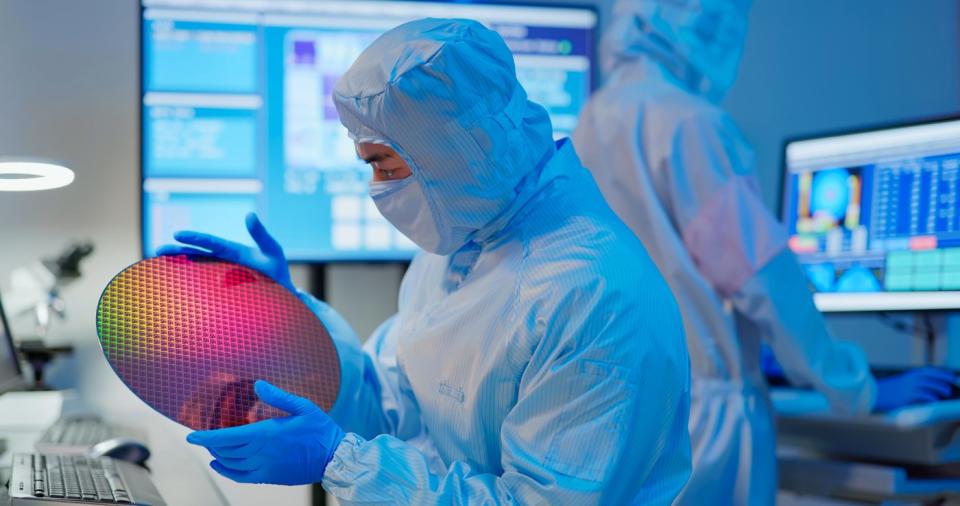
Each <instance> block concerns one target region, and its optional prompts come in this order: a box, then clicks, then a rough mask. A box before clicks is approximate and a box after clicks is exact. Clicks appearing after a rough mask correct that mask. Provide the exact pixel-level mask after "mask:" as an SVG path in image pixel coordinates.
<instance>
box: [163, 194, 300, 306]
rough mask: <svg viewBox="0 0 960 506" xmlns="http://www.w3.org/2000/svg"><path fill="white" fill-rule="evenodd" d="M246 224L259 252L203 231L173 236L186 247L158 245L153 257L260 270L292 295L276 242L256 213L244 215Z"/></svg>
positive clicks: (293, 288)
mask: <svg viewBox="0 0 960 506" xmlns="http://www.w3.org/2000/svg"><path fill="white" fill-rule="evenodd" d="M246 222H247V231H248V232H250V237H252V238H253V241H254V242H255V243H257V246H259V249H257V248H252V247H250V246H245V245H243V244H240V243H237V242H233V241H228V240H226V239H222V238H220V237H217V236H214V235H210V234H204V233H203V232H193V231H190V230H181V231H180V232H177V233H175V234H173V238H174V239H176V240H177V241H179V242H182V243H183V244H186V245H187V246H183V245H181V244H167V245H164V246H160V247H159V248H158V249H157V255H201V256H209V257H214V258H219V259H221V260H227V261H230V262H234V263H238V264H240V265H243V266H246V267H249V268H251V269H254V270H256V271H260V272H261V273H263V274H264V275H266V276H269V277H270V278H272V279H273V280H274V281H276V282H277V283H280V284H281V285H283V286H284V287H286V288H287V289H288V290H290V291H291V292H293V293H296V292H297V289H296V288H295V287H294V286H293V281H292V280H291V279H290V266H289V265H287V258H286V256H285V255H284V254H283V248H282V247H280V243H278V242H277V240H276V239H274V238H273V236H271V235H270V233H269V232H267V229H266V227H264V226H263V223H260V218H258V217H257V215H256V213H250V214H248V215H247V219H246Z"/></svg>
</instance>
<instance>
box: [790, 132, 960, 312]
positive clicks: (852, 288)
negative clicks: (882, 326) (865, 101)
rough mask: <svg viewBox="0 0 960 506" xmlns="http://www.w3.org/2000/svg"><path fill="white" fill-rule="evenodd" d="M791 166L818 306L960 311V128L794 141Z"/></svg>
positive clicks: (796, 233) (804, 256) (793, 234)
mask: <svg viewBox="0 0 960 506" xmlns="http://www.w3.org/2000/svg"><path fill="white" fill-rule="evenodd" d="M785 166H786V177H785V178H784V186H783V209H782V212H783V218H784V221H785V223H786V224H787V226H788V227H789V230H790V247H791V249H792V250H793V251H794V252H795V253H796V254H797V256H798V258H799V260H800V263H801V264H802V265H803V267H804V269H806V273H807V275H808V277H809V280H810V283H811V284H812V285H813V287H814V290H815V292H816V295H815V297H816V303H817V307H819V308H820V309H821V310H822V311H893V310H914V311H919V310H946V309H955V308H960V119H951V120H939V121H933V122H928V123H923V124H912V125H903V126H898V127H892V128H882V129H875V130H871V131H864V132H858V133H850V134H844V135H831V136H822V137H816V138H809V139H803V140H795V141H791V142H788V143H787V144H786V150H785Z"/></svg>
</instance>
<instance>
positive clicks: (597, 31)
mask: <svg viewBox="0 0 960 506" xmlns="http://www.w3.org/2000/svg"><path fill="white" fill-rule="evenodd" d="M325 1H332V0H325ZM372 1H383V2H389V1H390V0H372ZM404 1H410V2H418V3H440V4H442V3H455V2H443V1H441V0H404ZM470 3H471V4H472V5H490V6H496V5H504V6H515V5H517V4H515V3H511V2H509V1H506V0H477V1H473V2H470ZM137 4H138V7H139V11H138V13H137V34H138V36H137V54H138V55H139V61H138V62H137V76H136V79H137V90H138V93H137V134H138V142H137V158H138V163H139V166H140V167H139V168H140V177H138V178H137V179H136V181H137V185H138V186H137V189H136V194H137V195H138V197H139V198H138V207H139V210H138V214H139V222H138V229H139V230H138V235H139V239H140V256H141V258H148V257H150V256H153V252H152V251H151V252H148V251H147V238H146V235H145V234H146V223H145V218H146V217H145V214H146V209H144V204H145V200H146V199H145V196H144V191H143V183H144V180H145V168H146V163H145V160H144V146H143V144H144V142H143V133H144V130H143V112H144V111H143V109H144V106H143V99H144V94H145V93H146V90H145V89H144V79H143V77H144V71H145V69H144V61H145V58H144V56H145V55H144V45H145V44H144V40H143V37H144V33H143V21H144V19H143V14H144V11H145V10H146V9H147V6H145V5H144V0H138V2H137ZM523 7H531V8H544V9H549V8H553V9H556V8H563V9H572V10H584V11H590V12H592V13H593V15H594V17H595V18H596V20H597V23H596V26H595V27H594V29H593V41H592V44H591V48H590V49H591V65H590V95H592V94H593V92H594V91H596V90H597V89H598V88H599V85H600V82H599V81H600V64H599V61H598V59H599V54H600V51H599V50H600V36H601V27H602V26H603V23H602V21H603V20H602V19H601V17H600V8H599V6H597V5H591V4H587V3H579V2H578V3H570V4H565V3H559V2H542V3H541V2H537V3H531V4H524V5H523ZM419 251H420V250H415V251H413V252H411V254H410V256H409V258H400V259H398V258H376V257H373V256H371V258H342V259H341V258H329V259H320V258H316V259H303V258H295V259H288V262H289V263H290V264H291V265H306V266H314V265H316V266H323V265H328V264H351V265H358V264H374V265H384V264H401V265H406V264H409V263H410V262H412V261H413V258H414V257H415V256H416V255H417V254H418V253H419Z"/></svg>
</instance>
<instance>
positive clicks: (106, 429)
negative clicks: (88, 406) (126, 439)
mask: <svg viewBox="0 0 960 506" xmlns="http://www.w3.org/2000/svg"><path fill="white" fill-rule="evenodd" d="M116 432H117V431H115V430H114V429H113V427H111V426H110V425H107V424H106V423H104V422H103V421H102V420H100V419H99V418H97V417H95V416H70V417H64V418H61V419H59V420H57V421H56V423H54V424H53V425H51V426H50V428H49V429H47V430H46V431H45V432H44V433H43V435H42V436H40V441H38V443H37V444H38V445H41V444H42V445H51V446H81V447H85V448H87V447H90V446H93V445H95V444H97V443H99V442H101V441H105V440H107V439H110V438H113V437H116V436H117V434H116Z"/></svg>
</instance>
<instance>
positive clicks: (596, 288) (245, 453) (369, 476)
mask: <svg viewBox="0 0 960 506" xmlns="http://www.w3.org/2000/svg"><path fill="white" fill-rule="evenodd" d="M334 101H335V104H336V107H337V110H338V112H339V114H340V118H341V121H342V122H343V124H344V125H345V126H346V127H347V129H348V130H349V132H350V135H351V137H352V138H353V139H354V140H355V141H356V143H357V151H358V153H359V154H360V156H361V157H362V158H364V159H366V160H367V161H368V162H370V163H371V165H372V166H373V170H374V180H373V182H372V183H371V184H370V193H371V196H372V197H373V199H374V201H375V203H376V205H377V207H378V208H379V209H380V211H381V212H382V213H383V215H384V216H385V217H386V218H387V219H388V220H390V221H391V222H392V223H393V224H394V225H396V226H397V228H399V229H400V231H402V232H403V233H404V234H406V235H407V236H408V237H409V238H410V239H412V240H413V241H414V242H416V243H417V244H418V245H420V246H421V247H422V248H423V249H424V250H426V251H427V253H423V254H420V255H418V256H417V257H416V259H415V260H414V261H413V263H412V265H411V266H410V269H409V270H408V272H407V274H406V276H405V277H404V280H403V284H402V286H401V288H400V294H399V311H398V313H397V314H396V315H395V316H393V317H392V318H390V319H389V320H387V321H386V322H384V323H383V324H382V325H381V326H380V328H379V329H378V330H377V331H376V332H375V333H374V335H373V336H372V337H371V338H370V340H369V341H368V342H367V344H366V346H365V347H364V349H363V350H361V349H360V347H359V346H358V342H357V340H356V337H355V336H354V335H353V331H352V330H351V329H350V326H349V325H348V324H347V323H346V322H345V321H343V319H342V318H341V317H339V315H337V314H336V313H335V312H333V310H332V309H330V308H329V306H326V305H324V304H322V303H320V302H318V301H316V300H314V299H312V298H310V297H309V296H306V295H303V298H304V299H305V300H307V301H308V303H309V304H310V305H311V306H312V307H314V308H315V310H316V311H317V312H318V314H319V315H320V317H321V319H323V320H324V322H325V323H326V324H327V326H328V328H330V329H331V333H332V334H333V336H334V338H335V340H336V345H337V349H338V351H339V353H340V355H341V360H342V364H343V365H342V370H343V377H342V386H341V390H340V393H339V396H338V398H337V401H336V403H335V405H334V407H333V409H332V410H331V412H330V413H329V416H327V414H325V413H323V412H322V411H320V409H319V408H317V407H316V406H315V405H313V404H312V403H310V402H309V401H307V400H306V399H301V398H297V397H295V396H292V395H290V394H286V393H284V392H282V391H278V389H276V388H274V387H271V386H270V385H269V384H266V383H262V382H261V383H258V384H257V386H256V390H257V393H258V394H259V395H260V396H261V399H262V400H263V401H264V402H267V403H269V404H272V405H275V406H278V407H281V408H283V409H286V410H287V411H288V412H290V413H291V416H290V417H288V419H287V420H282V421H276V420H268V421H264V422H259V423H255V424H251V425H247V426H242V427H235V428H229V429H222V430H217V431H209V432H198V433H194V434H191V435H190V436H189V438H188V440H189V441H191V442H193V443H196V444H201V445H203V446H205V447H207V448H208V449H209V450H210V453H211V454H212V455H213V456H214V457H215V458H216V460H214V462H213V463H212V466H213V467H214V468H215V469H216V470H217V471H219V472H220V473H221V474H223V475H225V476H227V477H230V478H232V479H234V480H237V481H243V482H261V483H311V482H321V481H322V483H323V487H324V488H325V489H326V490H327V491H328V492H330V493H331V494H333V495H334V496H335V497H337V499H338V500H339V501H340V502H341V503H346V504H349V503H363V504H367V503H377V504H409V503H413V504H433V503H440V504H451V503H455V504H501V503H509V504H513V503H518V504H571V505H582V504H624V503H629V502H631V501H634V500H636V501H637V502H640V503H643V504H669V503H670V502H671V501H672V500H673V498H674V497H675V496H676V494H677V493H678V492H679V491H680V489H681V488H682V486H683V484H684V483H685V482H686V479H687V477H688V476H689V465H690V447H689V436H688V434H687V416H688V375H689V369H688V357H687V352H686V346H685V341H684V339H683V333H682V322H681V319H680V314H679V311H678V310H677V307H676V305H675V302H674V300H673V297H672V295H671V293H670V291H669V288H668V286H667V285H666V283H664V282H663V279H662V277H661V276H660V275H659V274H658V273H657V271H656V267H655V266H654V264H653V262H651V261H650V259H649V258H648V256H647V254H646V253H645V252H644V250H643V247H642V246H641V244H640V242H639V241H638V240H637V239H636V237H635V236H634V235H633V234H632V233H631V232H630V230H629V229H628V228H627V227H626V226H624V225H623V224H622V222H620V220H618V219H617V217H616V216H615V215H614V214H613V212H612V211H611V210H610V209H609V207H607V205H606V204H605V203H604V201H603V198H602V196H601V194H600V192H599V190H598V189H597V188H596V186H595V184H594V183H593V180H592V178H591V177H590V174H589V172H587V171H586V170H585V169H583V168H582V167H581V165H580V162H579V160H578V158H577V155H576V153H575V152H574V150H573V146H572V145H571V143H570V142H569V141H568V140H563V141H560V142H558V143H554V141H553V140H552V128H551V125H550V120H549V118H548V116H547V113H546V111H545V110H544V109H543V108H542V107H541V106H539V105H537V104H535V103H533V102H530V101H529V100H527V96H526V93H525V92H524V90H523V88H522V87H521V86H520V84H519V83H518V82H517V79H516V75H515V70H514V63H513V57H512V55H511V53H510V51H509V50H508V49H507V47H506V45H505V43H504V42H503V40H502V39H501V38H500V37H499V36H498V35H497V34H496V33H495V32H493V31H491V30H488V29H486V28H484V27H483V26H481V25H480V24H478V23H475V22H472V21H462V20H421V21H415V22H411V23H407V24H404V25H401V26H400V27H398V28H396V29H394V30H391V31H389V32H387V33H386V34H384V35H383V36H381V37H380V38H379V39H377V40H376V41H375V42H374V43H373V44H372V45H371V46H370V47H369V48H368V49H367V50H366V51H364V52H363V54H362V55H361V56H360V57H359V58H358V59H357V61H356V62H355V63H354V64H353V66H352V67H350V69H349V70H348V71H347V73H346V74H345V75H344V76H343V77H342V78H341V79H340V81H339V82H338V83H337V85H336V88H335V90H334ZM248 228H249V230H250V232H251V235H252V236H253V238H254V239H255V240H256V242H257V243H258V244H259V245H260V249H259V250H255V249H252V248H247V247H245V246H242V245H239V244H232V243H229V242H227V241H224V240H222V239H218V238H215V237H211V236H208V235H205V234H197V233H183V232H181V233H179V234H177V235H176V238H177V239H178V240H179V241H180V242H182V243H186V244H187V245H188V246H172V247H165V248H163V249H161V251H160V253H164V254H176V253H195V254H212V255H215V256H218V257H221V258H225V259H229V260H234V261H238V262H241V263H244V264H246V265H249V266H252V267H254V268H257V269H259V270H261V271H262V272H265V273H267V274H268V275H270V276H272V277H274V279H277V280H278V281H280V282H281V283H283V284H285V285H286V286H287V287H288V288H290V289H291V290H295V288H294V287H293V285H292V283H291V282H290V276H289V272H288V270H287V266H286V262H285V261H284V260H283V253H282V251H281V249H280V246H279V245H278V244H277V243H276V242H275V241H273V239H272V238H270V237H269V235H267V234H266V232H265V231H264V229H263V226H262V225H261V224H260V222H259V221H258V220H257V219H256V217H255V216H250V217H248ZM197 248H200V249H197ZM637 287H642V290H638V289H637ZM341 428H342V431H341ZM344 432H345V434H344ZM238 448H239V449H238ZM328 461H329V465H328V464H327V462H328Z"/></svg>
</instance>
